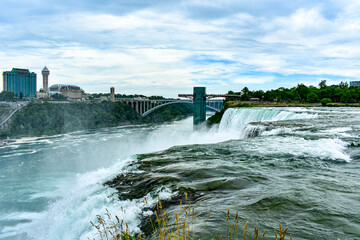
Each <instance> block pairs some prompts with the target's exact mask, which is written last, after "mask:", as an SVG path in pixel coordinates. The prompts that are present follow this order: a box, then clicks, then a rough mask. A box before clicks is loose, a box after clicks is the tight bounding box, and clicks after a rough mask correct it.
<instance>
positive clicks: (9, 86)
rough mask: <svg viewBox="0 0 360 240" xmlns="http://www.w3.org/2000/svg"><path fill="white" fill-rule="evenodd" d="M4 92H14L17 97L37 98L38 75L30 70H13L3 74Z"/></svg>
mask: <svg viewBox="0 0 360 240" xmlns="http://www.w3.org/2000/svg"><path fill="white" fill-rule="evenodd" d="M3 86H4V91H7V92H13V93H14V94H15V96H16V97H30V98H35V97H36V73H34V72H30V71H29V69H22V68H13V69H12V70H11V71H5V72H3Z"/></svg>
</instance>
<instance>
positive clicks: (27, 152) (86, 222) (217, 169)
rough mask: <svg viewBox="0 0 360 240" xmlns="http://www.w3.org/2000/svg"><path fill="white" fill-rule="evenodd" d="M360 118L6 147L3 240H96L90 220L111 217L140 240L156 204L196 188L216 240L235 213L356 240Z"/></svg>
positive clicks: (320, 116) (270, 111)
mask: <svg viewBox="0 0 360 240" xmlns="http://www.w3.org/2000/svg"><path fill="white" fill-rule="evenodd" d="M359 116H360V111H359V110H357V109H351V111H349V109H346V108H331V109H329V108H317V109H306V108H266V109H265V108H264V109H255V108H251V109H250V108H246V109H228V110H227V111H226V112H225V114H224V116H223V119H222V121H221V123H220V125H219V127H218V128H216V127H214V128H212V129H210V130H204V131H199V132H193V131H192V119H191V118H189V119H186V120H183V121H179V122H175V123H173V124H167V125H162V126H159V125H155V126H151V125H148V126H129V127H122V128H110V129H99V130H92V131H84V132H78V133H73V134H66V135H59V136H53V137H44V138H39V139H32V140H24V141H22V142H20V141H19V142H18V143H16V144H13V145H10V146H7V147H5V148H0V239H87V238H88V237H89V238H90V239H92V238H93V237H96V236H95V235H94V234H95V233H96V230H95V229H93V228H92V227H91V224H90V221H95V220H96V215H97V214H103V213H104V212H105V208H108V209H109V210H110V212H111V213H112V214H113V215H118V216H119V217H121V218H124V219H126V220H127V222H128V224H129V227H130V228H131V229H132V230H134V231H138V230H140V228H141V219H142V218H143V216H144V212H143V211H144V207H145V206H144V204H143V198H144V197H145V196H146V197H147V198H148V200H149V202H150V204H153V203H154V202H155V201H156V199H157V197H158V196H160V197H161V199H163V200H167V199H171V198H174V197H176V199H178V198H179V194H180V192H181V191H182V190H181V189H189V190H191V193H189V198H190V199H191V200H192V205H193V206H195V209H196V211H198V213H199V214H203V215H204V214H205V215H207V214H208V213H210V212H211V211H215V212H211V213H212V216H214V218H215V219H214V221H213V223H214V225H213V226H212V229H211V231H212V232H213V233H214V234H215V235H216V234H217V233H222V231H223V230H224V229H226V226H224V225H222V222H224V221H223V219H222V217H221V216H222V215H221V214H223V213H226V211H227V209H228V208H230V210H231V211H232V212H234V211H235V212H236V211H239V216H240V218H241V220H242V221H243V222H245V221H247V220H249V221H250V224H256V225H257V226H260V227H261V228H263V229H264V228H266V229H271V228H272V227H276V224H277V222H282V223H286V224H287V226H288V227H289V232H291V233H292V234H293V237H294V239H321V238H327V239H331V238H339V239H356V237H357V236H359V235H360V231H359V229H360V223H359V221H358V216H359V215H360V206H359V205H358V203H359V201H358V200H357V199H356V197H354V196H358V195H360V190H359V189H360V185H359V182H358V178H359V172H360V161H359V160H360V148H359V146H360V139H359V137H358V136H359V135H360V127H358V126H360V117H359ZM254 123H255V124H254ZM269 126H270V127H269ZM251 132H252V133H251ZM257 135H258V137H254V138H247V136H257ZM136 154H140V155H136ZM159 159H161V161H159ZM134 163H136V164H134ZM119 174H120V175H119ZM117 176H120V177H119V178H117ZM152 178H154V179H152ZM139 179H142V181H144V182H136V181H139ZM146 179H149V181H146ZM122 181H125V182H126V181H129V182H133V183H134V185H133V186H130V187H129V186H126V185H124V186H121V184H123V182H122ZM160 182H161V184H159V183H160ZM110 183H111V184H110ZM339 189H343V191H339ZM139 193H142V194H143V195H141V196H140V195H139ZM130 196H131V197H130ZM334 199H336V201H334ZM176 205H177V204H176ZM214 206H217V207H216V208H214ZM121 207H123V208H125V209H127V214H126V215H123V214H122V212H121V211H120V209H121ZM175 207H176V206H175V205H174V206H172V205H171V204H170V205H169V211H170V212H171V211H173V209H174V208H175ZM339 216H342V217H339ZM274 221H275V222H274ZM215 223H216V224H215ZM273 223H274V224H273ZM334 226H339V227H337V228H334ZM305 228H306V229H310V231H306V232H304V230H303V229H305ZM323 229H328V230H331V231H325V232H324V231H323ZM200 231H201V228H200Z"/></svg>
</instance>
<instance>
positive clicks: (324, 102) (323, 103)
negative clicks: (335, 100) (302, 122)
mask: <svg viewBox="0 0 360 240" xmlns="http://www.w3.org/2000/svg"><path fill="white" fill-rule="evenodd" d="M320 102H321V105H323V106H326V105H328V104H329V103H331V99H330V98H323V99H321V101H320Z"/></svg>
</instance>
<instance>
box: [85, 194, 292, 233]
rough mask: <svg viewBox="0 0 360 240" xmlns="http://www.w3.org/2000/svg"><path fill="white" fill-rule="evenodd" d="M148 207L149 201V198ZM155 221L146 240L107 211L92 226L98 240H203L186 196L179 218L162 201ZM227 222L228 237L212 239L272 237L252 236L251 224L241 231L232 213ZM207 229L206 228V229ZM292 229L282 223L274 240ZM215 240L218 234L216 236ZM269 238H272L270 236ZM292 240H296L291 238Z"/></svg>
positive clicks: (227, 217)
mask: <svg viewBox="0 0 360 240" xmlns="http://www.w3.org/2000/svg"><path fill="white" fill-rule="evenodd" d="M145 203H146V204H147V200H146V198H145ZM121 211H122V212H123V213H125V212H126V210H125V209H123V208H121ZM153 216H154V217H153V218H152V217H151V216H150V221H151V226H152V234H151V236H150V237H148V238H146V237H144V236H142V235H141V233H132V232H131V231H130V230H129V226H128V225H127V223H125V222H124V221H123V220H120V219H119V218H118V217H117V216H115V218H113V216H112V215H111V213H110V212H109V211H108V210H107V209H106V213H105V216H104V217H102V216H100V215H97V223H96V224H95V223H93V222H91V225H92V226H93V227H94V228H96V229H97V234H96V238H93V239H94V240H95V239H101V240H148V239H149V240H150V239H151V240H195V239H201V238H199V237H197V236H196V234H195V230H196V226H197V225H196V222H197V219H198V216H197V215H196V214H195V209H194V207H192V206H191V204H190V203H188V202H187V194H186V203H185V204H183V203H182V202H180V204H179V206H178V212H177V213H175V216H169V215H168V214H167V213H166V211H165V209H163V206H162V204H161V201H160V199H158V202H157V203H156V208H155V210H154V214H153ZM210 219H211V214H208V215H207V218H206V220H205V223H206V222H208V221H210ZM224 221H226V222H227V226H228V228H227V231H226V232H227V234H226V236H222V235H220V236H219V237H217V238H214V237H212V238H211V240H215V239H220V240H223V239H228V240H231V239H234V240H235V239H236V240H240V239H242V240H247V239H248V240H263V239H264V237H265V235H266V234H268V231H267V230H265V231H264V232H263V233H262V234H261V233H259V229H258V228H257V227H256V226H255V227H254V231H253V232H252V231H251V233H250V231H249V230H248V226H249V222H246V223H245V225H244V227H241V226H240V225H239V224H240V223H239V221H240V219H239V214H238V212H236V214H233V215H232V214H231V213H230V210H229V209H228V211H227V213H226V218H225V219H224ZM205 228H206V225H205ZM287 230H288V228H284V227H283V226H282V225H281V224H280V223H279V228H278V229H274V234H275V235H274V238H273V239H275V240H285V238H286V234H287ZM212 234H213V236H214V235H216V233H212ZM268 235H269V234H268ZM289 239H290V240H292V236H291V234H290V235H289Z"/></svg>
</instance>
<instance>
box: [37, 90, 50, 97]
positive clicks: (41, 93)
mask: <svg viewBox="0 0 360 240" xmlns="http://www.w3.org/2000/svg"><path fill="white" fill-rule="evenodd" d="M36 98H38V99H47V98H49V93H48V92H44V90H43V89H42V88H40V91H38V92H36Z"/></svg>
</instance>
